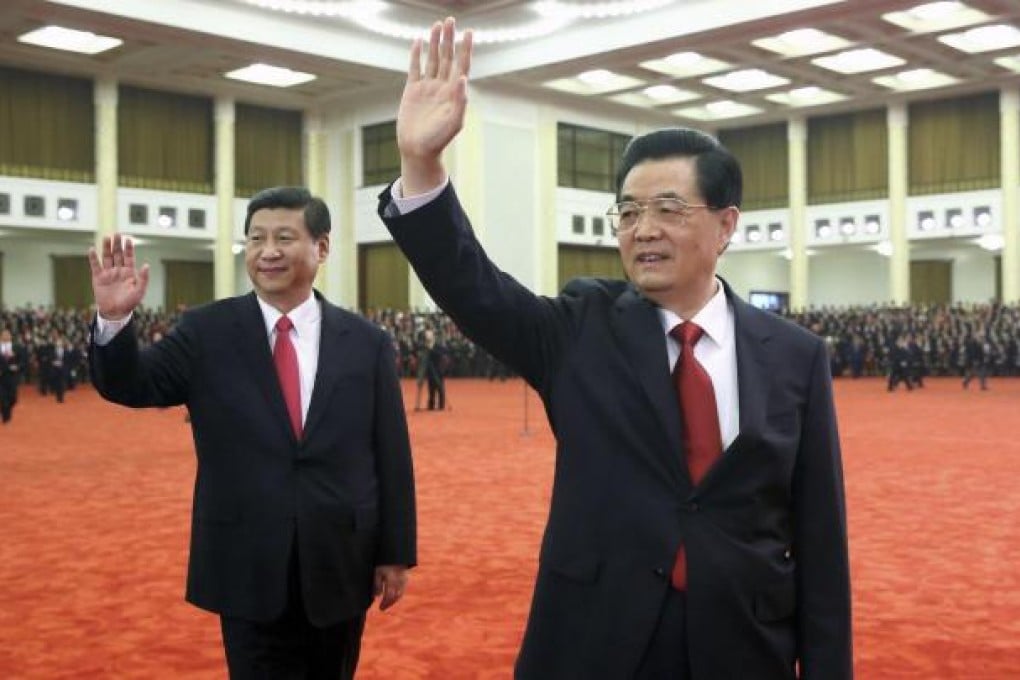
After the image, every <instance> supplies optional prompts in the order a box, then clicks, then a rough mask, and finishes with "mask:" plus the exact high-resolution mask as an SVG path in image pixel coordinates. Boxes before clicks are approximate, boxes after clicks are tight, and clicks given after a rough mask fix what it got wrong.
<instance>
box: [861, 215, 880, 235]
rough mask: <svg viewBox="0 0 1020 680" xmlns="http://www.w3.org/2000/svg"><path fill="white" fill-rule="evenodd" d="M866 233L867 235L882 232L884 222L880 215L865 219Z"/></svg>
mask: <svg viewBox="0 0 1020 680" xmlns="http://www.w3.org/2000/svg"><path fill="white" fill-rule="evenodd" d="M864 231H865V233H867V234H877V233H878V232H880V231H882V222H881V220H880V219H879V218H878V215H868V216H867V217H865V218H864Z"/></svg>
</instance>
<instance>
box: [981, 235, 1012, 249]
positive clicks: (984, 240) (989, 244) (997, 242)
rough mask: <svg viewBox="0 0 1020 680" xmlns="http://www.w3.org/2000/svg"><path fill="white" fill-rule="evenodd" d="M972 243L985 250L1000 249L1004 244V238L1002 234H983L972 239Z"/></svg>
mask: <svg viewBox="0 0 1020 680" xmlns="http://www.w3.org/2000/svg"><path fill="white" fill-rule="evenodd" d="M974 243H977V244H978V245H979V246H981V247H982V248H984V249H985V250H991V251H996V250H1002V247H1003V246H1005V245H1006V239H1004V238H1003V237H1002V234H983V235H981V236H979V237H978V238H976V239H974Z"/></svg>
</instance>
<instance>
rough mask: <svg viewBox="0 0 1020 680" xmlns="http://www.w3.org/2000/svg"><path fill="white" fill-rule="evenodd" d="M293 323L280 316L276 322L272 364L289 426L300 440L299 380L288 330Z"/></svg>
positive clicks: (294, 353) (295, 358) (295, 355)
mask: <svg viewBox="0 0 1020 680" xmlns="http://www.w3.org/2000/svg"><path fill="white" fill-rule="evenodd" d="M293 327H294V323H293V322H292V321H291V320H290V318H289V317H287V316H286V315H285V316H281V317H280V318H279V320H277V322H276V344H275V345H273V364H275V365H276V376H277V377H278V378H279V379H280V388H281V389H282V390H283V400H284V401H285V402H287V413H288V414H289V415H290V426H291V427H292V428H294V436H295V437H297V438H298V439H301V378H300V375H299V374H298V363H297V352H295V351H294V343H292V342H291V341H290V329H291V328H293Z"/></svg>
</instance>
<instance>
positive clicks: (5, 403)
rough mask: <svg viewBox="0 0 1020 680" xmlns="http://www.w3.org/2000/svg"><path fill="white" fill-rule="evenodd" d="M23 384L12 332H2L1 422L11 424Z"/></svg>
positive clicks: (0, 356) (0, 331)
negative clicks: (19, 388) (20, 387)
mask: <svg viewBox="0 0 1020 680" xmlns="http://www.w3.org/2000/svg"><path fill="white" fill-rule="evenodd" d="M20 383H21V356H20V351H19V348H18V347H17V346H16V345H15V344H14V340H13V337H12V336H11V332H10V331H9V330H7V329H6V328H4V329H2V330H0V422H3V424H4V425H6V424H7V423H9V422H11V417H12V415H13V413H14V405H15V404H17V403H18V385H19V384H20Z"/></svg>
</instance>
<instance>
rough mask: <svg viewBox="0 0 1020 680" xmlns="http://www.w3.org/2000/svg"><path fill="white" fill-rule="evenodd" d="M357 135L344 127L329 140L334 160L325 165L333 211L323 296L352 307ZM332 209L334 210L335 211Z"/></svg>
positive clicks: (354, 293)
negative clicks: (334, 161)
mask: <svg viewBox="0 0 1020 680" xmlns="http://www.w3.org/2000/svg"><path fill="white" fill-rule="evenodd" d="M357 139H358V137H357V134H356V132H355V130H354V128H353V127H344V128H343V129H342V130H341V131H340V132H339V134H337V135H335V136H334V137H333V138H332V140H331V144H332V148H333V155H334V156H335V157H336V159H337V162H336V163H331V164H329V165H328V166H327V173H326V174H327V177H328V178H329V179H328V181H327V189H326V202H327V203H328V204H329V205H330V210H331V211H332V212H333V235H332V238H331V239H330V247H329V251H330V256H329V268H328V269H327V270H326V287H325V288H326V290H325V292H326V296H327V297H329V299H330V300H332V301H333V302H334V303H336V304H338V305H341V306H343V307H347V308H348V309H354V308H355V307H357V306H358V244H357V240H356V239H357V236H356V234H355V229H354V226H355V225H354V220H355V217H354V192H355V189H356V181H355V177H354V160H355V153H356V147H355V144H356V143H357ZM334 208H335V210H334Z"/></svg>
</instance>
